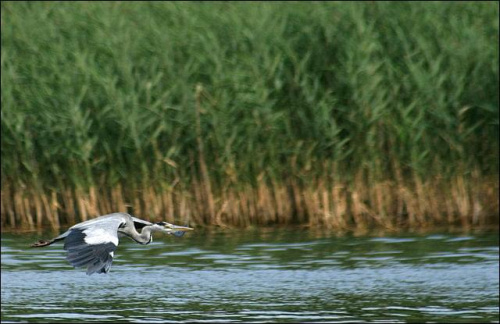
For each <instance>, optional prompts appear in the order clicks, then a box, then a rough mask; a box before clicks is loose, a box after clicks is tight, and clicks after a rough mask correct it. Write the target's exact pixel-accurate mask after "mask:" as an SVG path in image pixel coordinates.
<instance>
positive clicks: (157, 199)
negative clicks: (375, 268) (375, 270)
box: [0, 1, 499, 230]
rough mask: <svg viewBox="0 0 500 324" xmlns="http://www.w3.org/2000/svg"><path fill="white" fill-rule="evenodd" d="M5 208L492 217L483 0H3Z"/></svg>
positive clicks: (307, 221) (492, 119)
mask: <svg viewBox="0 0 500 324" xmlns="http://www.w3.org/2000/svg"><path fill="white" fill-rule="evenodd" d="M1 6H2V17H1V23H2V39H1V42H2V43H1V44H2V45H1V46H2V58H1V68H2V76H1V78H2V80H1V81H2V89H1V93H2V96H1V100H2V110H1V117H2V119H1V126H2V127H1V155H2V159H1V199H2V203H1V210H0V214H1V225H2V228H12V229H20V228H24V229H35V228H41V227H43V226H51V227H52V228H58V227H59V226H67V225H72V224H74V223H76V222H79V221H83V220H86V219H90V218H93V217H96V216H98V215H103V214H107V213H111V212H117V211H122V212H131V213H133V214H135V215H137V216H139V217H142V218H146V219H147V218H149V219H151V220H160V219H162V220H166V221H169V222H172V223H179V224H183V223H186V222H189V224H192V225H197V226H210V225H215V226H236V227H248V226H253V225H255V226H269V225H273V224H280V225H286V224H302V225H310V226H322V227H325V228H329V229H338V230H344V229H345V230H348V229H353V228H358V229H359V228H372V227H375V228H377V227H380V228H385V229H402V228H422V227H432V226H439V225H458V226H463V227H464V228H465V227H467V228H468V227H474V226H484V225H488V224H494V225H495V224H496V225H497V226H498V222H499V198H498V195H499V181H498V176H499V159H498V158H499V152H498V147H499V92H498V88H499V75H498V58H499V57H498V54H499V48H498V31H499V20H498V13H499V12H498V11H499V10H498V8H499V7H498V3H497V2H470V3H458V2H456V3H455V2H432V3H419V2H395V3H390V2H361V3H356V2H348V3H334V2H315V3H309V2H306V3H301V2H292V3H266V2H262V3H261V2H258V3H239V2H201V3H197V2H194V3H189V2H188V3H176V2H145V3H143V2H140V3H139V2H128V3H127V2H109V3H93V2H79V3H69V2H23V3H17V2H8V1H7V2H2V4H1Z"/></svg>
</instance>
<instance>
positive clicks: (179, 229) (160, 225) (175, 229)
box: [154, 222, 193, 236]
mask: <svg viewBox="0 0 500 324" xmlns="http://www.w3.org/2000/svg"><path fill="white" fill-rule="evenodd" d="M154 225H155V228H156V229H157V230H158V231H160V232H163V233H166V234H171V235H175V236H182V235H184V233H185V232H187V231H192V230H193V228H191V227H186V226H179V225H174V224H170V223H167V222H157V223H154Z"/></svg>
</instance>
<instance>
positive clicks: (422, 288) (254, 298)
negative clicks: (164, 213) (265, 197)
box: [1, 229, 499, 323]
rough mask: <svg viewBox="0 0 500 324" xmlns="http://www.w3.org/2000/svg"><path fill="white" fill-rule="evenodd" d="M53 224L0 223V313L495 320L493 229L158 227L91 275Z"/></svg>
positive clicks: (97, 317)
mask: <svg viewBox="0 0 500 324" xmlns="http://www.w3.org/2000/svg"><path fill="white" fill-rule="evenodd" d="M53 235H57V233H45V234H44V235H40V234H23V235H18V234H8V233H2V241H1V242H2V243H1V246H2V263H1V264H2V274H1V279H2V281H1V282H2V288H1V297H2V309H1V310H2V313H1V314H2V315H1V319H2V322H5V323H8V322H36V321H45V322H47V321H50V322H78V321H97V322H104V321H127V322H136V323H141V322H147V323H151V322H220V323H224V322H333V323H337V322H342V323H345V322H380V321H382V322H396V323H399V322H417V321H418V322H421V321H424V322H451V321H453V322H464V323H465V322H498V321H499V293H498V290H499V257H498V253H499V248H498V246H499V241H498V233H497V232H478V233H450V232H440V233H426V234H415V233H413V234H412V233H408V234H398V235H395V234H390V235H380V234H377V235H375V234H374V235H362V236H359V235H352V234H351V235H348V234H344V235H338V234H335V233H327V232H322V233H318V232H314V231H310V230H306V229H275V230H272V229H267V230H246V231H243V230H224V231H204V230H197V231H194V232H191V233H188V234H186V235H185V236H184V237H182V238H176V237H172V236H164V235H162V234H158V233H157V234H156V235H155V237H154V238H155V239H154V242H153V243H152V244H150V245H148V246H141V245H138V244H135V243H134V242H132V241H129V240H127V239H122V241H121V242H120V246H119V247H118V249H117V251H116V252H115V260H114V262H113V266H112V268H111V271H110V273H108V274H106V275H103V274H94V275H92V276H87V275H86V274H85V270H84V269H73V268H72V267H71V266H70V265H69V264H68V263H67V262H66V260H65V252H64V250H63V249H62V244H59V243H55V244H53V245H51V246H49V247H47V248H43V249H42V248H39V249H32V248H29V247H28V245H29V244H30V243H33V242H34V241H36V240H38V239H40V238H50V237H51V236H53ZM40 236H42V237H40Z"/></svg>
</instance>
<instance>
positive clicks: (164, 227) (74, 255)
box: [31, 213, 193, 275]
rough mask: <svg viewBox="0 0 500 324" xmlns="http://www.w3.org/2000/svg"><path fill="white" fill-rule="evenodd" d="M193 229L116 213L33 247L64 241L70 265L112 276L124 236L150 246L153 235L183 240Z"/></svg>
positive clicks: (71, 229) (76, 226) (76, 227)
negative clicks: (121, 238)
mask: <svg viewBox="0 0 500 324" xmlns="http://www.w3.org/2000/svg"><path fill="white" fill-rule="evenodd" d="M139 230H141V232H140V233H139V232H138V231H139ZM191 230H193V229H192V228H190V227H184V226H177V225H173V224H170V223H167V222H158V223H151V222H148V221H145V220H142V219H139V218H136V217H133V216H131V215H129V214H126V213H113V214H109V215H104V216H100V217H97V218H94V219H90V220H88V221H85V222H82V223H78V224H76V225H74V226H72V227H70V228H69V229H68V230H67V231H66V232H64V233H63V234H61V235H59V236H58V237H56V238H53V239H52V240H49V241H45V240H40V241H38V242H36V243H34V244H32V245H31V246H32V247H43V246H48V245H51V244H52V243H54V242H57V241H60V240H64V249H65V250H66V251H68V256H67V257H66V259H67V260H68V261H69V263H71V265H72V266H73V267H75V268H77V267H87V275H91V274H93V273H96V272H97V273H108V271H109V269H110V268H111V263H112V262H113V255H114V251H115V250H116V247H117V246H118V239H119V238H120V237H123V236H126V237H129V238H131V239H132V240H134V241H136V242H137V243H139V244H149V243H151V242H153V236H152V233H153V232H163V233H166V234H171V235H175V236H179V237H180V236H182V235H184V232H186V231H191Z"/></svg>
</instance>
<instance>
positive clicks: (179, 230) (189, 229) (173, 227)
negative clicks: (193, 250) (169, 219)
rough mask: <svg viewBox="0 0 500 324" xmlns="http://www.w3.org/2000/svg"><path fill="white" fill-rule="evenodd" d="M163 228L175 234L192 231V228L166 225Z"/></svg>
mask: <svg viewBox="0 0 500 324" xmlns="http://www.w3.org/2000/svg"><path fill="white" fill-rule="evenodd" d="M165 228H168V229H171V230H173V231H176V232H187V231H192V230H193V228H191V227H186V226H178V225H174V224H170V223H167V224H165Z"/></svg>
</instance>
